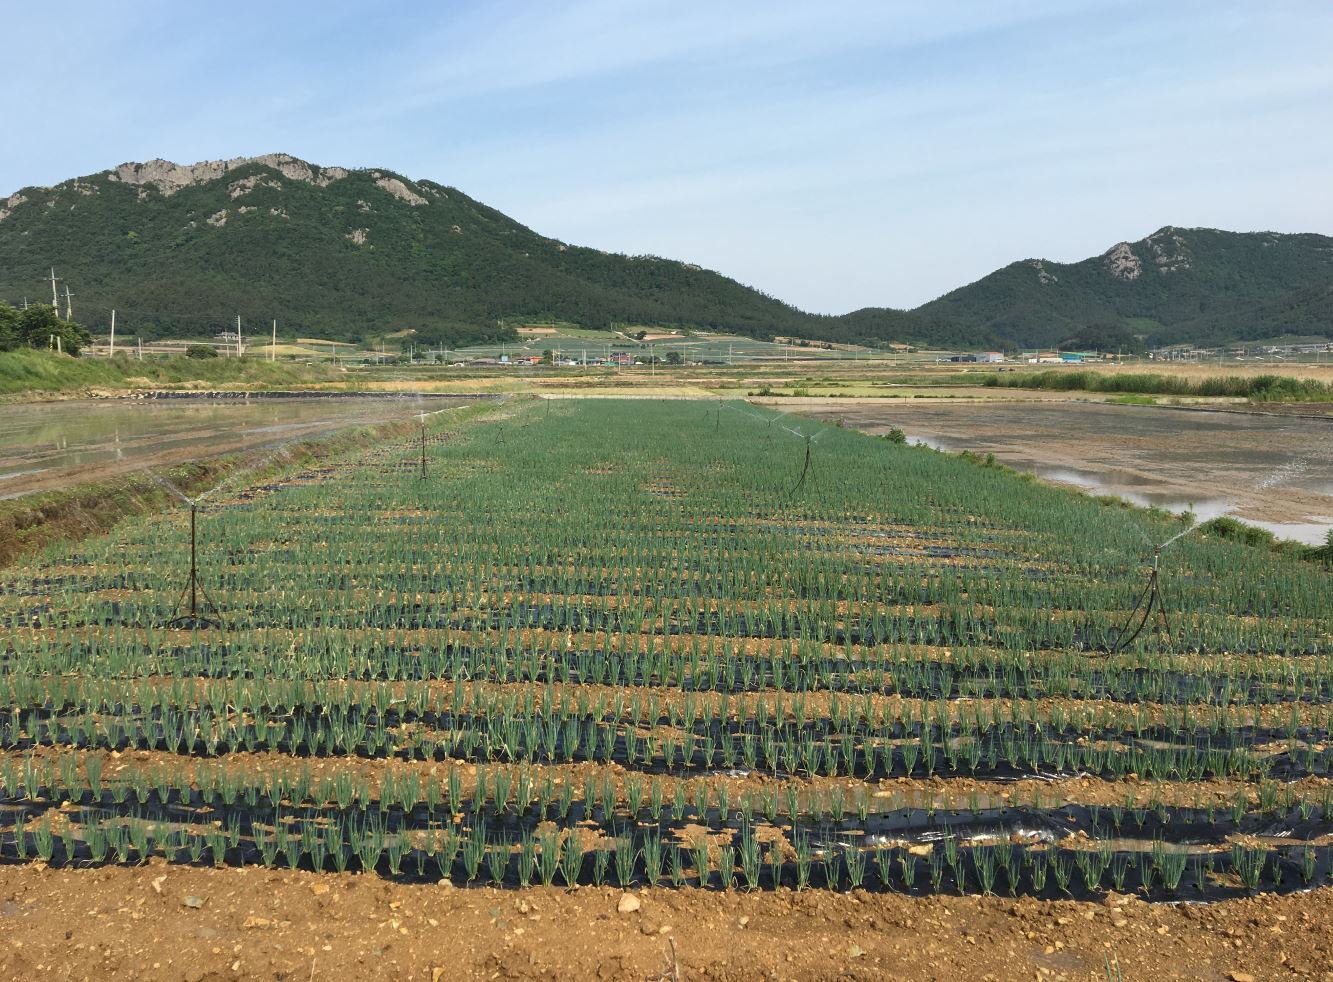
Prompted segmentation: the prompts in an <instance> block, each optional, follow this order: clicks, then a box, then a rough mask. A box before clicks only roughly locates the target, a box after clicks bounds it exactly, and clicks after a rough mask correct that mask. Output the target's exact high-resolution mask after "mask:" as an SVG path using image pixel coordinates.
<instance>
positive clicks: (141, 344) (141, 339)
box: [139, 338, 143, 361]
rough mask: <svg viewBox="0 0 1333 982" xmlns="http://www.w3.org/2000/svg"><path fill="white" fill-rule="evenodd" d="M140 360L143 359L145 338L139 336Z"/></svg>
mask: <svg viewBox="0 0 1333 982" xmlns="http://www.w3.org/2000/svg"><path fill="white" fill-rule="evenodd" d="M139 360H140V361H143V338H139Z"/></svg>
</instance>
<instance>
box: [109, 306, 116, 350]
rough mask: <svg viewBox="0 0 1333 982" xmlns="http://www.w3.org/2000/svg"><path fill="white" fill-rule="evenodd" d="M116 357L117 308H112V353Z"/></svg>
mask: <svg viewBox="0 0 1333 982" xmlns="http://www.w3.org/2000/svg"><path fill="white" fill-rule="evenodd" d="M110 357H112V358H114V357H116V308H114V307H112V308H111V355H110Z"/></svg>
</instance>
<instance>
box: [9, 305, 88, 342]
mask: <svg viewBox="0 0 1333 982" xmlns="http://www.w3.org/2000/svg"><path fill="white" fill-rule="evenodd" d="M9 310H10V313H9V314H7V315H6V314H3V313H0V346H3V344H4V341H5V335H6V334H9V333H12V334H13V335H15V339H14V341H13V346H17V345H27V346H28V347H30V348H53V347H55V346H56V339H57V338H59V339H60V350H61V351H63V352H65V353H66V354H68V355H77V354H78V353H79V351H80V350H81V349H82V348H83V346H84V345H86V344H88V343H89V342H90V341H92V339H93V338H92V335H91V334H89V333H88V332H87V331H85V330H84V329H83V328H82V327H80V326H79V325H78V324H76V323H75V322H74V321H64V320H61V319H60V316H59V315H58V314H57V313H56V309H55V308H54V307H52V306H51V305H50V304H45V303H39V304H33V305H32V306H31V307H28V308H26V309H24V310H14V309H13V308H12V307H11V308H9ZM7 322H8V323H9V324H10V326H9V327H5V326H4V325H5V324H6V323H7Z"/></svg>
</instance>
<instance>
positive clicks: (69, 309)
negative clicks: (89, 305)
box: [65, 283, 74, 320]
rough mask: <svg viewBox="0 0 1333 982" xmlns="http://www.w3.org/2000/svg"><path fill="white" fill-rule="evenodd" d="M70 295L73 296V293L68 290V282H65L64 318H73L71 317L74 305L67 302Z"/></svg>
mask: <svg viewBox="0 0 1333 982" xmlns="http://www.w3.org/2000/svg"><path fill="white" fill-rule="evenodd" d="M72 296H73V294H72V293H70V292H69V284H68V283H66V284H65V320H73V318H74V306H73V305H72V304H71V303H70V302H69V298H70V297H72Z"/></svg>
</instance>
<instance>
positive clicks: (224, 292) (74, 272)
mask: <svg viewBox="0 0 1333 982" xmlns="http://www.w3.org/2000/svg"><path fill="white" fill-rule="evenodd" d="M52 266H54V267H56V270H57V275H58V276H61V277H63V279H64V282H63V283H62V284H60V286H61V287H62V292H61V300H62V304H63V287H64V286H66V285H68V286H69V287H70V288H71V290H72V293H73V297H72V304H73V308H74V313H75V317H76V319H78V320H79V321H81V322H82V323H84V324H86V325H88V326H90V327H93V328H94V329H97V328H99V327H103V326H104V325H105V323H106V320H107V314H108V312H109V310H110V308H112V307H115V308H116V309H117V311H118V318H119V323H120V324H121V325H123V329H124V330H126V331H132V332H136V333H142V334H144V335H145V336H149V337H154V336H188V335H206V334H209V333H211V332H213V331H215V330H218V329H221V328H225V327H228V326H230V325H232V324H234V322H235V317H236V315H237V314H240V315H241V317H242V320H243V322H244V323H245V324H246V325H248V329H250V330H253V331H256V332H258V331H260V330H262V329H263V327H264V326H267V324H268V323H269V321H270V320H271V319H274V318H276V319H278V321H279V322H280V325H281V328H282V330H283V332H284V333H286V334H293V333H295V334H300V335H311V336H320V337H331V338H335V339H355V338H358V337H367V336H371V335H376V334H381V333H385V332H390V331H397V330H402V329H405V328H413V329H415V330H416V331H417V332H418V333H417V337H418V338H419V339H421V340H423V341H426V342H428V343H433V342H435V341H437V340H438V341H441V342H444V343H449V344H458V343H460V342H466V341H469V340H480V339H500V338H505V337H511V336H512V326H513V325H514V324H521V323H524V322H526V321H534V320H548V319H550V320H562V321H571V322H574V323H577V324H580V325H582V326H586V327H605V326H607V325H609V324H612V323H628V324H645V325H669V326H677V327H687V328H698V329H706V330H722V331H732V332H737V333H740V334H745V335H750V336H753V337H759V338H765V337H771V336H773V335H797V336H802V337H808V338H816V339H823V340H831V341H870V342H884V341H910V342H917V343H923V344H934V345H946V346H1001V345H1003V346H1007V347H1026V346H1032V345H1050V344H1056V343H1060V342H1061V341H1064V340H1066V339H1069V338H1071V337H1074V336H1078V335H1080V333H1081V332H1082V333H1084V334H1087V333H1089V332H1091V333H1092V334H1094V335H1097V334H1098V332H1101V335H1104V336H1107V337H1110V336H1112V335H1113V334H1114V332H1116V331H1124V330H1125V329H1128V330H1129V331H1131V332H1133V333H1135V334H1137V335H1140V336H1147V337H1148V338H1149V339H1150V340H1151V341H1153V342H1158V341H1172V340H1229V339H1232V338H1246V337H1250V338H1252V337H1262V336H1269V335H1274V334H1281V333H1325V332H1329V331H1330V330H1333V329H1331V328H1330V326H1329V325H1330V322H1333V317H1330V313H1333V292H1331V291H1330V283H1331V282H1333V281H1331V278H1330V272H1331V271H1333V239H1329V238H1326V237H1323V236H1318V235H1275V234H1270V233H1254V234H1237V233H1230V232H1217V231H1211V230H1193V229H1191V230H1181V229H1172V228H1167V229H1163V230H1162V231H1160V232H1157V233H1154V234H1153V235H1152V236H1149V237H1148V238H1147V239H1145V240H1143V241H1141V242H1136V243H1122V244H1121V245H1118V246H1116V247H1114V248H1113V249H1112V250H1111V251H1110V252H1108V253H1106V254H1105V255H1103V256H1101V257H1097V258H1095V259H1088V260H1084V261H1083V262H1080V263H1073V264H1067V265H1066V264H1059V263H1051V262H1043V261H1040V260H1033V261H1026V262H1021V263H1014V264H1012V265H1010V266H1007V267H1005V268H1004V269H1001V270H998V271H997V272H995V273H992V274H991V275H989V276H987V277H985V278H984V279H982V280H979V281H977V282H976V283H973V284H971V285H970V286H966V287H962V288H961V289H958V290H955V291H953V292H952V293H949V294H946V295H945V296H943V297H941V298H939V299H938V300H935V301H932V302H931V303H929V304H926V305H925V306H923V307H920V308H918V309H917V310H915V311H903V310H894V309H891V308H865V309H862V310H857V311H853V312H852V313H849V314H844V315H841V316H821V315H814V314H808V313H805V312H803V311H800V310H797V309H796V308H794V307H792V306H790V305H789V304H786V303H783V302H782V301H780V300H778V299H775V298H773V297H769V296H767V295H765V294H763V293H760V292H758V291H756V290H753V289H750V288H749V287H746V286H744V285H742V284H740V283H737V282H736V281H735V280H732V279H729V278H727V277H725V276H723V275H720V274H718V273H715V272H712V271H709V270H705V269H701V268H699V267H698V266H694V265H691V264H688V263H683V262H677V261H674V260H669V259H662V258H658V257H653V256H624V255H615V254H609V253H604V252H601V251H599V250H596V249H588V248H582V247H579V246H574V245H569V244H567V243H564V242H561V241H559V240H556V239H551V238H547V237H545V236H542V235H539V234H537V233H536V232H534V231H532V230H531V229H529V228H526V227H525V226H523V225H520V224H519V223H518V222H516V221H514V220H513V219H511V218H509V217H507V216H505V215H503V214H501V213H500V212H498V211H496V210H494V209H492V208H488V207H486V206H485V205H483V204H481V203H480V202H477V201H474V200H473V199H471V198H469V197H468V196H467V195H465V194H463V193H462V192H460V191H458V190H457V189H455V188H451V187H446V186H444V185H441V184H437V183H435V182H434V181H428V180H421V181H414V180H409V179H407V178H405V177H402V176H400V175H397V174H394V173H391V172H389V171H384V170H345V169H343V168H339V167H320V166H316V165H313V164H308V163H306V162H304V161H301V160H297V159H296V158H294V157H290V156H287V155H284V154H269V155H267V156H263V157H254V158H237V159H235V160H229V161H206V162H203V163H199V164H192V165H180V164H174V163H171V162H169V161H162V160H154V161H149V162H147V163H143V164H122V165H121V166H119V167H117V168H115V169H114V170H109V171H103V172H101V173H98V174H93V175H91V176H88V177H81V178H77V179H74V180H70V181H66V182H65V183H63V184H60V185H57V186H56V187H53V188H24V189H23V190H21V191H19V192H16V193H15V194H13V195H11V196H10V197H8V198H6V199H0V299H8V300H10V301H19V300H21V299H23V298H24V297H27V298H30V299H34V300H36V299H49V298H50V282H49V277H50V269H51V267H52Z"/></svg>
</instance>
